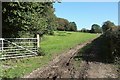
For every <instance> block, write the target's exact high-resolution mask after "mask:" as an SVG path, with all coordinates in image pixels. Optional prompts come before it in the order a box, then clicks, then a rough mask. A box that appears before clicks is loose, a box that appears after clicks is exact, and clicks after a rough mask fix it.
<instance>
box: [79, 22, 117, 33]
mask: <svg viewBox="0 0 120 80" xmlns="http://www.w3.org/2000/svg"><path fill="white" fill-rule="evenodd" d="M115 27H116V25H115V24H114V23H113V22H111V21H105V22H104V23H103V25H102V27H100V25H98V24H93V25H92V26H91V29H90V30H88V29H85V28H82V29H81V30H80V31H81V32H88V33H104V32H106V30H109V29H112V28H115Z"/></svg>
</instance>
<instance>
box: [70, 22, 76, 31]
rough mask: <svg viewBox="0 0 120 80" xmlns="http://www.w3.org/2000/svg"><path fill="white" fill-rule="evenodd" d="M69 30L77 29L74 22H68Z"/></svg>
mask: <svg viewBox="0 0 120 80" xmlns="http://www.w3.org/2000/svg"><path fill="white" fill-rule="evenodd" d="M69 31H77V25H76V23H75V22H70V23H69Z"/></svg>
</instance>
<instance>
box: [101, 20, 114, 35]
mask: <svg viewBox="0 0 120 80" xmlns="http://www.w3.org/2000/svg"><path fill="white" fill-rule="evenodd" d="M113 27H115V24H114V23H113V22H111V21H106V22H104V23H103V26H102V30H103V32H104V33H105V32H106V31H108V30H111V29H112V28H113Z"/></svg>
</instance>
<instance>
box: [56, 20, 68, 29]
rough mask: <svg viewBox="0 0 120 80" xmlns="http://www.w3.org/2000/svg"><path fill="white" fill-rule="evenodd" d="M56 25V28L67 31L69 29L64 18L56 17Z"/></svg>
mask: <svg viewBox="0 0 120 80" xmlns="http://www.w3.org/2000/svg"><path fill="white" fill-rule="evenodd" d="M57 22H58V26H57V30H60V31H68V30H69V21H68V20H67V19H64V18H57Z"/></svg>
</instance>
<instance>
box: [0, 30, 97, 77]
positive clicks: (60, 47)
mask: <svg viewBox="0 0 120 80" xmlns="http://www.w3.org/2000/svg"><path fill="white" fill-rule="evenodd" d="M97 36H98V35H97V34H89V33H80V32H64V31H63V32H55V35H53V36H49V35H45V36H44V37H43V38H42V41H41V43H40V46H41V49H42V50H43V51H44V53H45V56H36V57H30V58H24V59H16V60H15V59H13V60H6V61H2V62H1V63H2V65H5V66H7V68H2V73H3V74H2V75H0V76H1V77H10V78H13V77H21V76H23V75H25V74H28V73H30V72H32V71H33V70H35V69H36V68H38V67H42V66H44V65H46V64H47V63H49V61H50V60H51V59H53V56H54V55H58V54H60V53H62V52H64V51H67V50H69V49H70V48H72V47H74V46H76V45H77V44H81V43H83V42H85V41H88V40H90V39H93V38H95V37H97Z"/></svg>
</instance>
